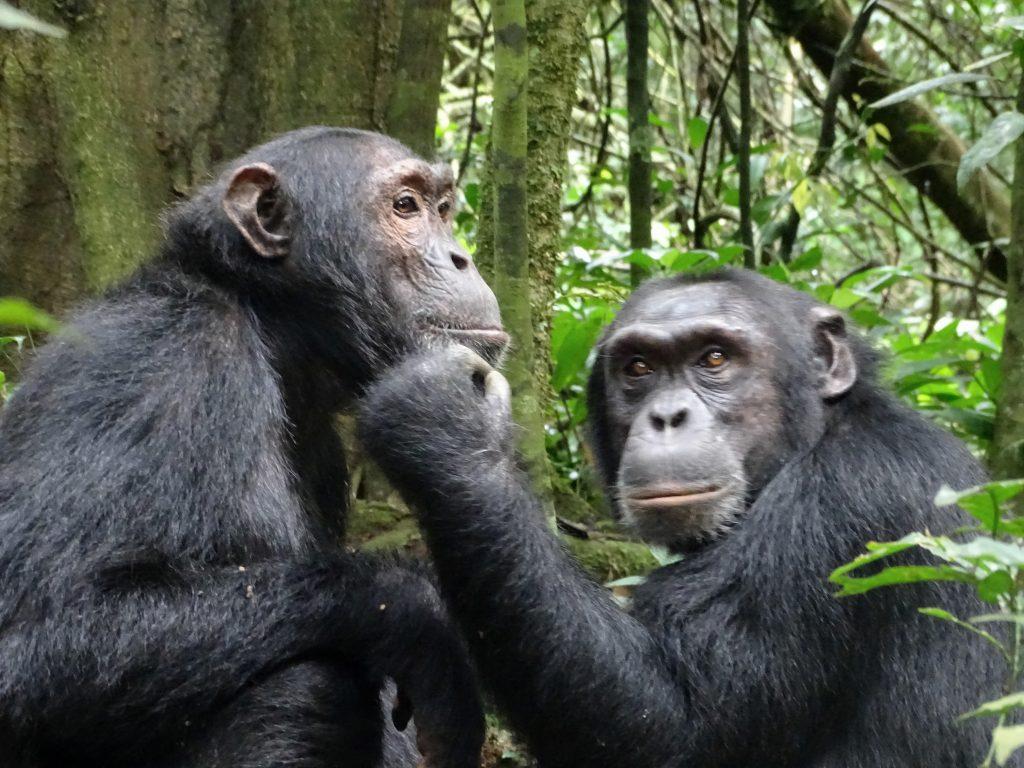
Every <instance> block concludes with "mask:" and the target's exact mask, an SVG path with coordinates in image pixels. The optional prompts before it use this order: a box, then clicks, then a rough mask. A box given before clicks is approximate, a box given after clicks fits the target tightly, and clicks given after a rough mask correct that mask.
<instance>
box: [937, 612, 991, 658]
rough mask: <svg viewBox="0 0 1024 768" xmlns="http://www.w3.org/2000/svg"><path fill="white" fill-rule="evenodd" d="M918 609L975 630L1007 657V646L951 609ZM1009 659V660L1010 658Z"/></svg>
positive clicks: (969, 630) (969, 629)
mask: <svg viewBox="0 0 1024 768" xmlns="http://www.w3.org/2000/svg"><path fill="white" fill-rule="evenodd" d="M917 610H918V613H922V614H924V615H925V616H931V617H932V618H936V619H941V620H942V621H948V622H950V623H951V624H956V625H957V626H958V627H962V628H963V629H966V630H967V631H968V632H973V633H974V634H976V635H978V636H979V637H981V638H982V639H984V640H985V641H986V642H989V643H991V644H992V645H994V646H995V647H996V648H998V649H999V652H1000V653H1001V654H1002V655H1003V657H1004V658H1007V654H1006V648H1004V647H1003V644H1002V643H1000V642H999V641H998V640H996V638H995V637H993V636H992V635H991V634H989V633H988V632H986V631H985V630H984V629H979V628H978V627H976V626H974V625H973V624H971V623H970V622H967V621H964V620H963V619H958V618H957V617H956V616H954V615H953V614H952V613H950V612H949V611H944V610H942V609H941V608H918V609H917ZM1007 661H1009V659H1008V658H1007Z"/></svg>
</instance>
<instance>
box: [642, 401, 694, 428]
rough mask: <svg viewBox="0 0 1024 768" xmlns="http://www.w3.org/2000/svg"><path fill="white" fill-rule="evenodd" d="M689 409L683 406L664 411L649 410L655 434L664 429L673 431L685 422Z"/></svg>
mask: <svg viewBox="0 0 1024 768" xmlns="http://www.w3.org/2000/svg"><path fill="white" fill-rule="evenodd" d="M688 412H689V409H688V408H686V407H685V406H674V407H670V408H664V409H657V408H653V409H651V413H650V417H651V426H652V427H654V431H655V432H664V431H665V428H666V427H668V428H669V429H675V428H676V427H678V426H680V425H681V424H682V423H683V422H684V421H686V415H687V413H688Z"/></svg>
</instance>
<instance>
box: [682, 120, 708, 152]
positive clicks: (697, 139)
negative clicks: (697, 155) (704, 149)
mask: <svg viewBox="0 0 1024 768" xmlns="http://www.w3.org/2000/svg"><path fill="white" fill-rule="evenodd" d="M686 132H687V134H688V135H689V137H690V147H691V148H693V149H700V148H701V146H703V144H704V140H705V139H707V137H708V121H707V120H705V119H704V118H703V117H691V118H690V120H689V121H688V122H687V123H686Z"/></svg>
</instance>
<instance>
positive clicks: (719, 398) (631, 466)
mask: <svg viewBox="0 0 1024 768" xmlns="http://www.w3.org/2000/svg"><path fill="white" fill-rule="evenodd" d="M836 317H838V315H836ZM824 319H825V318H824V317H821V318H818V320H817V322H819V323H821V322H822V321H823V320H824ZM769 327H770V324H769V319H768V318H766V317H764V316H763V312H762V311H761V310H760V309H759V308H758V307H757V306H756V305H755V304H754V303H753V302H752V301H751V300H750V299H749V298H747V297H746V296H744V295H742V294H741V293H739V292H738V291H736V290H735V288H734V287H733V286H731V285H728V284H726V283H720V284H705V285H688V286H681V287H677V288H673V289H671V290H666V291H664V292H662V293H660V294H656V295H654V296H651V297H650V298H649V300H648V301H646V302H642V303H638V304H635V305H633V306H632V307H630V308H628V309H627V310H625V311H624V312H623V314H622V315H621V316H620V318H619V319H618V320H617V321H616V327H615V328H614V330H613V331H612V332H611V333H610V335H609V337H608V338H607V340H606V341H605V343H604V345H603V350H604V351H603V355H602V359H601V364H603V365H604V366H605V376H606V382H607V395H608V409H609V414H610V417H609V421H610V424H611V436H610V437H611V438H612V440H613V441H614V442H615V443H616V447H617V448H618V450H620V451H621V455H622V460H621V465H620V468H619V473H618V477H617V478H615V479H614V481H615V488H616V497H617V502H618V508H619V511H620V514H621V515H622V518H623V520H624V521H625V522H626V523H627V524H628V525H630V526H632V527H634V528H635V529H636V530H637V531H638V532H639V533H640V534H641V535H642V536H643V537H644V538H646V539H647V540H649V541H652V542H654V543H659V544H664V545H666V546H669V547H671V548H673V549H677V550H683V549H688V548H692V547H693V546H695V545H699V544H700V543H702V542H704V541H707V540H709V539H711V538H714V537H716V536H717V535H719V534H720V533H722V532H723V531H724V530H725V529H727V528H728V527H729V525H730V524H731V523H733V522H734V521H735V520H736V518H737V517H738V516H739V515H740V514H742V512H743V510H744V509H745V508H746V506H747V505H748V503H749V501H750V500H751V496H752V495H754V494H756V492H757V490H758V489H759V488H761V487H762V486H763V485H764V483H765V482H766V481H767V480H768V479H769V478H770V477H771V475H772V474H773V473H774V472H775V471H776V469H777V456H778V453H779V450H778V447H779V445H780V442H781V439H782V423H781V420H780V416H781V413H782V410H781V393H780V392H779V387H778V384H777V379H776V377H775V371H776V369H777V367H778V365H779V363H778V357H779V354H778V353H779V350H778V349H777V348H776V345H775V344H774V342H773V340H772V338H771V336H769V335H768V333H767V329H768V328H769ZM817 332H818V333H824V332H825V331H823V330H820V329H819V330H818V331H817ZM827 348H828V349H831V346H828V347H827ZM802 362H803V363H804V364H805V365H807V366H810V367H814V368H820V369H821V373H822V374H825V372H826V366H827V365H829V364H830V363H829V361H827V360H825V359H824V358H822V359H818V358H817V357H816V356H814V357H811V358H809V359H807V360H804V361H802ZM841 367H842V370H840V371H836V372H833V375H834V376H838V378H839V381H837V382H835V383H833V387H834V388H837V389H836V392H837V393H838V389H841V388H842V387H844V386H845V387H846V388H848V387H849V386H850V385H852V383H853V381H854V379H855V376H856V372H855V370H853V369H852V367H851V365H849V364H847V362H846V361H844V362H843V363H841ZM823 383H824V382H823Z"/></svg>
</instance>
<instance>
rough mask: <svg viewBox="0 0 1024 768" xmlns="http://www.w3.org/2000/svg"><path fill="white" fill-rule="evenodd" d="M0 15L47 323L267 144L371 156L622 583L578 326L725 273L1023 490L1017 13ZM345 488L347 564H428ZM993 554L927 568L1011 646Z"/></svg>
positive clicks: (730, 5) (598, 551)
mask: <svg viewBox="0 0 1024 768" xmlns="http://www.w3.org/2000/svg"><path fill="white" fill-rule="evenodd" d="M14 5H18V6H19V7H20V8H21V9H22V10H23V11H28V12H30V13H31V14H32V17H28V16H26V15H23V14H22V13H21V12H19V11H17V10H16V9H14V7H13V5H6V4H3V5H0V27H6V28H7V29H8V30H10V31H0V295H6V296H9V297H19V298H21V299H24V300H26V301H27V302H29V303H31V305H34V306H35V307H40V308H42V309H43V310H45V311H46V312H48V313H51V314H52V315H54V316H57V317H59V316H60V313H62V312H63V311H65V310H66V309H67V308H68V307H69V306H70V305H71V304H72V303H73V302H75V301H77V300H80V299H81V298H82V297H84V296H88V295H89V294H91V293H94V292H96V291H99V290H101V289H102V288H103V287H104V286H106V285H108V284H109V283H110V282H111V281H114V280H116V279H117V278H119V277H120V276H122V275H124V274H125V273H126V272H127V271H128V270H130V269H131V268H132V267H133V266H134V265H135V264H137V263H138V262H139V261H140V260H142V259H144V258H145V257H146V255H147V254H148V253H150V251H151V250H152V248H153V246H154V244H155V243H156V242H157V239H158V237H159V232H160V230H159V220H160V212H161V210H162V209H163V208H164V207H165V206H167V205H168V204H169V203H172V202H174V201H175V200H177V199H180V198H182V197H184V196H187V195H188V194H189V193H190V192H191V191H192V190H193V189H194V188H195V187H196V186H197V185H198V184H200V183H202V182H203V181H204V180H205V179H207V178H208V177H209V175H210V174H211V172H212V171H213V170H214V169H215V168H216V166H217V164H218V163H219V162H221V161H223V160H226V159H229V158H231V157H232V156H234V155H236V154H238V153H239V152H241V151H242V150H244V149H245V148H246V147H248V146H249V145H251V144H254V143H256V142H259V141H262V140H264V139H266V138H268V137H270V136H272V135H274V134H275V133H278V132H281V131H284V130H288V129H291V128H294V127H298V126H301V125H306V124H312V123H328V124H336V125H350V126H357V127H363V128H371V129H375V130H379V131H384V132H387V133H390V134H392V135H394V136H396V137H398V138H399V139H401V140H403V141H405V142H406V143H408V144H409V145H410V146H412V147H413V148H415V149H416V150H418V151H420V152H421V153H425V154H428V155H429V154H435V153H436V154H437V155H439V156H440V157H442V158H444V159H446V160H448V161H450V162H451V163H452V165H453V167H454V168H455V171H456V173H457V176H458V179H459V187H460V195H461V200H460V212H459V214H458V217H457V229H458V234H459V236H460V237H461V238H462V239H463V240H464V241H465V243H466V245H467V247H468V248H469V249H470V250H471V252H473V253H474V254H475V258H476V260H477V262H478V263H479V264H480V266H481V270H482V271H483V272H484V275H485V277H486V278H487V279H488V280H489V282H490V283H491V285H492V286H493V287H494V289H495V292H496V293H497V295H498V297H499V300H500V302H501V304H502V308H503V314H504V317H505V321H506V324H507V326H508V329H509V331H510V332H511V334H512V336H513V339H514V348H513V351H512V354H511V356H510V359H509V361H508V367H507V372H508V375H509V379H510V382H511V384H512V386H513V390H514V393H515V402H516V411H517V413H516V415H517V419H518V421H519V423H520V424H521V425H522V428H523V429H522V449H523V453H524V456H525V458H526V460H527V464H528V466H529V469H530V471H531V473H532V476H533V479H534V482H535V484H536V486H537V489H538V491H539V492H540V493H541V495H542V498H544V499H545V502H546V506H547V508H548V511H549V513H550V515H551V516H552V520H553V521H554V523H555V524H557V526H558V528H559V530H560V531H561V532H562V534H563V536H564V539H565V541H566V543H567V545H568V546H569V547H570V548H571V549H572V550H573V551H574V552H575V553H576V555H577V556H578V557H580V558H581V560H582V561H583V562H584V564H585V565H587V567H588V568H590V569H591V570H592V571H593V572H594V573H595V574H596V575H597V576H598V578H601V579H603V580H605V581H612V580H615V581H614V582H613V584H614V585H615V586H616V588H623V589H626V588H628V586H629V583H630V579H635V578H638V577H640V575H641V574H642V573H643V572H644V571H645V570H647V569H649V568H650V567H652V566H653V565H654V564H656V562H657V560H658V559H659V558H663V557H664V555H663V553H660V552H652V551H651V550H650V549H649V548H648V547H646V546H644V545H643V544H641V543H639V542H636V541H632V540H630V539H629V538H628V537H626V536H624V535H623V534H622V533H621V532H620V531H618V530H617V529H616V528H615V527H614V524H613V523H612V521H611V520H610V519H609V516H608V514H607V510H606V507H605V505H604V503H603V501H602V500H601V499H600V492H599V489H598V487H597V485H596V483H595V479H594V476H593V474H592V472H591V470H590V469H589V467H588V463H587V461H586V456H585V448H584V445H583V430H584V419H585V416H586V407H585V398H584V396H583V395H584V384H585V378H586V373H587V370H588V367H589V366H588V362H589V361H588V355H589V353H590V350H591V348H592V346H593V343H594V341H595V340H596V338H597V337H598V335H599V333H600V332H601V329H602V328H603V327H604V326H605V325H606V324H607V323H608V322H609V320H610V319H611V318H612V317H613V315H614V313H615V311H616V308H617V307H618V306H619V304H620V303H621V301H622V299H623V298H624V297H625V296H626V295H627V294H628V293H629V291H630V289H631V288H632V287H634V286H635V285H636V284H637V283H638V282H639V281H641V280H643V279H646V278H648V277H651V276H657V275H665V274H671V273H675V272H681V271H682V272H693V271H703V270H708V269H713V268H715V267H718V266H721V265H737V266H744V267H746V268H750V269H757V270H760V271H762V272H764V273H765V274H768V275H769V276H771V277H772V278H774V279H777V280H780V281H784V282H787V283H790V284H792V285H794V286H795V287H797V288H799V289H801V290H805V291H808V292H810V293H813V294H814V295H816V296H817V297H819V298H820V299H822V300H824V301H826V302H829V303H831V304H833V305H834V306H836V307H839V308H841V309H843V310H845V311H847V312H848V313H849V314H850V315H851V317H852V318H853V319H854V320H855V321H856V322H857V323H858V324H859V325H860V327H861V328H863V329H864V330H865V331H866V332H867V333H868V334H869V335H870V336H871V338H872V339H873V341H874V343H875V344H876V346H878V347H879V348H880V349H882V350H883V351H884V352H885V353H886V354H887V355H888V359H889V364H888V366H887V371H888V373H887V376H888V380H889V381H890V382H891V384H892V386H893V387H894V388H895V389H896V391H897V392H898V393H899V394H900V395H901V396H902V397H903V398H905V399H906V400H907V401H908V402H909V403H910V404H911V405H913V406H914V407H916V408H918V409H920V410H923V411H925V412H927V414H928V415H929V416H930V417H931V418H933V419H935V420H936V421H938V422H940V423H942V424H944V425H945V426H947V427H948V428H949V429H951V430H953V431H954V432H955V433H957V434H958V435H959V436H961V437H962V438H963V439H965V440H967V441H968V442H969V444H970V445H971V446H972V447H973V449H974V450H976V451H977V452H978V453H979V455H983V456H986V457H987V459H988V460H989V464H990V466H991V467H992V468H993V470H994V474H995V475H996V476H997V477H1000V478H1016V477H1021V476H1024V449H1022V446H1024V354H1022V349H1021V344H1022V338H1024V303H1022V302H1024V297H1022V296H1021V292H1020V288H1021V275H1022V266H1024V253H1022V246H1024V148H1022V147H1024V142H1022V141H1017V139H1018V137H1020V136H1021V134H1022V132H1024V114H1022V112H1024V89H1022V88H1021V85H1020V84H1021V74H1022V62H1024V39H1022V33H1024V15H1022V14H1024V9H1022V8H1021V7H1019V5H1018V4H1017V3H1016V2H1011V1H1010V0H869V1H868V2H866V3H863V4H856V5H854V6H853V7H851V6H850V5H848V4H847V3H846V2H845V0H728V1H727V2H710V0H624V1H622V2H620V0H615V1H614V2H612V1H608V0H590V1H584V0H578V1H571V0H495V1H494V2H486V1H485V0H373V1H370V0H318V1H317V2H305V1H304V0H237V1H236V2H210V0H137V1H133V2H127V1H126V0H109V1H104V0H30V1H29V0H25V2H20V3H16V4H14ZM40 20H41V21H40ZM41 22H45V23H41ZM51 25H52V26H51ZM1015 147H1016V157H1017V159H1016V167H1017V171H1016V173H1015V172H1014V164H1015V163H1014V153H1015ZM1015 179H1016V182H1015ZM1011 207H1012V208H1013V211H1012V213H1011ZM0 315H2V319H4V320H6V321H7V322H8V323H9V325H7V326H5V328H6V329H7V330H8V331H9V332H10V335H9V336H5V337H3V338H2V339H0V343H2V345H3V346H2V351H3V353H4V357H5V362H4V364H3V366H2V368H3V371H4V373H5V374H6V375H7V376H8V380H7V382H6V383H5V384H4V386H5V387H6V388H9V387H11V386H15V385H16V379H17V371H18V369H19V365H20V360H21V355H22V353H23V352H24V351H25V350H30V349H31V347H32V345H33V344H34V343H35V340H36V338H37V337H36V336H33V332H36V333H38V330H40V329H41V330H44V331H45V330H46V327H48V324H49V323H50V322H51V321H49V320H48V316H46V315H42V314H40V313H37V312H34V311H33V310H32V309H31V308H30V306H29V304H27V303H21V302H19V301H16V300H14V299H13V298H12V299H7V300H5V301H4V302H2V303H0ZM5 391H6V389H5ZM354 463H355V465H356V469H355V472H354V475H353V484H352V494H353V498H354V500H355V502H356V507H357V509H358V512H357V519H356V521H355V525H354V526H353V532H354V535H355V536H356V537H357V539H358V542H359V543H360V544H361V545H363V546H367V547H370V548H380V547H396V546H398V547H406V548H411V549H414V550H416V549H418V548H420V547H421V545H420V543H419V538H418V534H417V533H416V530H415V527H414V525H413V523H412V520H411V518H410V517H409V516H408V515H407V514H406V513H405V512H404V510H403V509H402V507H401V504H400V502H399V501H398V500H397V499H396V498H395V496H394V494H392V493H391V491H390V490H389V489H388V487H387V486H386V484H385V483H383V481H382V480H381V478H380V476H379V475H378V474H377V473H376V472H375V471H374V469H373V468H372V467H370V466H365V465H363V464H362V463H361V462H359V461H358V460H356V461H355V462H354ZM1020 490H1021V487H1020V485H1019V484H1013V483H1003V484H1001V485H994V486H992V487H990V488H988V489H986V491H985V493H987V495H984V494H983V495H982V496H980V497H975V500H974V502H972V501H971V500H970V498H967V497H964V498H965V499H966V502H965V504H964V505H965V506H972V504H973V507H972V509H971V511H972V512H974V513H975V514H976V516H977V517H978V518H979V520H980V521H981V523H982V524H983V525H986V524H988V525H989V526H990V527H991V528H992V530H991V531H990V534H991V537H992V540H993V541H996V540H998V541H999V543H1001V544H1005V545H1006V546H1014V547H1017V546H1018V544H1019V536H1018V534H1019V533H1024V529H1021V530H1019V531H1018V530H1017V529H1015V528H1014V527H1013V525H1010V526H1009V527H1006V526H1005V523H1006V520H1004V519H1003V517H1002V516H1001V515H1002V513H1001V511H1000V508H1001V506H1002V505H1007V510H1008V511H1007V514H1010V515H1012V511H1013V510H1012V507H1013V503H1014V502H1013V501H1010V500H1011V499H1012V498H1013V497H1014V496H1015V495H1016V494H1018V493H1020ZM978 499H982V500H981V501H979V500H978ZM961 501H963V499H961ZM986 505H988V506H986ZM1007 520H1009V518H1007ZM1001 521H1002V523H1003V524H1004V527H1003V528H999V525H1000V522H1001ZM997 528H999V530H996V529H997ZM1007 552H1008V550H1000V551H999V553H998V554H992V555H991V556H990V557H989V558H988V559H984V558H982V559H981V560H977V561H974V560H969V559H963V558H961V559H960V560H956V559H955V558H953V559H951V560H949V562H950V563H951V564H950V566H949V567H955V568H960V567H962V568H964V569H967V570H970V573H971V574H972V578H973V579H975V580H976V581H977V583H979V584H981V583H982V582H984V581H985V580H986V579H989V580H990V581H989V587H990V591H989V595H988V596H989V597H990V598H991V602H993V603H994V604H997V605H998V606H1000V609H1001V610H1002V611H1004V613H1005V614H1006V615H1007V616H1011V617H1012V616H1016V617H1018V619H1021V620H1022V621H1024V614H1022V613H1021V611H1020V608H1021V604H1020V599H1021V598H1020V595H1021V588H1022V586H1024V585H1022V584H1021V581H1020V566H1021V565H1024V549H1019V551H1017V552H1016V554H1014V555H1013V556H1012V557H1011V555H1010V554H1007ZM1018 556H1019V561H1018V560H1013V557H1018ZM1001 558H1002V559H1001ZM995 573H1002V574H1004V577H1000V579H999V581H998V584H995V582H993V581H991V577H992V576H993V574H995ZM824 576H825V574H822V577H824ZM996 587H998V588H996ZM940 618H941V617H940ZM961 623H963V622H961ZM972 626H973V625H972ZM1018 634H1019V633H1018ZM1019 650H1020V649H1019V648H1017V649H1014V653H1015V654H1019ZM1015 658H1017V656H1015ZM1015 679H1016V678H1015V677H1014V678H1013V680H1014V681H1015ZM1013 690H1015V687H1014V689H1013ZM1018 704H1024V696H1022V699H1021V701H1020V702H1018ZM996 714H999V713H998V712H997V713H996ZM1007 730H1010V729H1007ZM1018 736H1020V738H1021V743H1024V734H1018ZM990 758H991V756H990ZM505 759H507V760H510V761H513V762H514V760H515V755H514V751H513V750H512V749H511V747H510V748H509V749H508V750H506V751H505Z"/></svg>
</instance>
